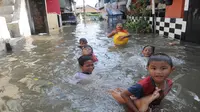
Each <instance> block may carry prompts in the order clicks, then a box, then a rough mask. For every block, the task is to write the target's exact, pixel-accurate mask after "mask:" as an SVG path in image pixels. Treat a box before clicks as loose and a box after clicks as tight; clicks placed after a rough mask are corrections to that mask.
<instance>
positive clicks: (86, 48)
mask: <svg viewBox="0 0 200 112" xmlns="http://www.w3.org/2000/svg"><path fill="white" fill-rule="evenodd" d="M82 55H83V56H90V57H91V58H92V61H93V62H96V61H98V59H97V57H96V56H95V55H94V52H93V49H92V47H91V46H90V45H85V46H83V47H82Z"/></svg>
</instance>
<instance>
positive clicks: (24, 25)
mask: <svg viewBox="0 0 200 112" xmlns="http://www.w3.org/2000/svg"><path fill="white" fill-rule="evenodd" d="M19 29H20V34H21V35H22V36H30V35H31V30H30V25H29V22H28V14H27V9H26V4H25V0H21V7H20V18H19Z"/></svg>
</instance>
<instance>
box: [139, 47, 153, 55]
mask: <svg viewBox="0 0 200 112" xmlns="http://www.w3.org/2000/svg"><path fill="white" fill-rule="evenodd" d="M147 47H151V49H152V54H154V52H155V47H154V46H151V45H146V46H144V47H143V49H142V51H143V50H144V49H145V48H147Z"/></svg>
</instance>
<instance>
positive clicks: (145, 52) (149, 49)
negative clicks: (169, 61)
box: [142, 47, 153, 57]
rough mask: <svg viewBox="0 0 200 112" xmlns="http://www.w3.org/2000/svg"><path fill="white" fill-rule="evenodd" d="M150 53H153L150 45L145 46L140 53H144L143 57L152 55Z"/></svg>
mask: <svg viewBox="0 0 200 112" xmlns="http://www.w3.org/2000/svg"><path fill="white" fill-rule="evenodd" d="M152 53H153V50H152V48H151V47H146V48H144V50H143V51H142V54H143V55H144V57H150V56H151V55H152Z"/></svg>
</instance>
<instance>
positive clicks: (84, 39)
mask: <svg viewBox="0 0 200 112" xmlns="http://www.w3.org/2000/svg"><path fill="white" fill-rule="evenodd" d="M79 42H83V43H87V39H86V38H80V40H79Z"/></svg>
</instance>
